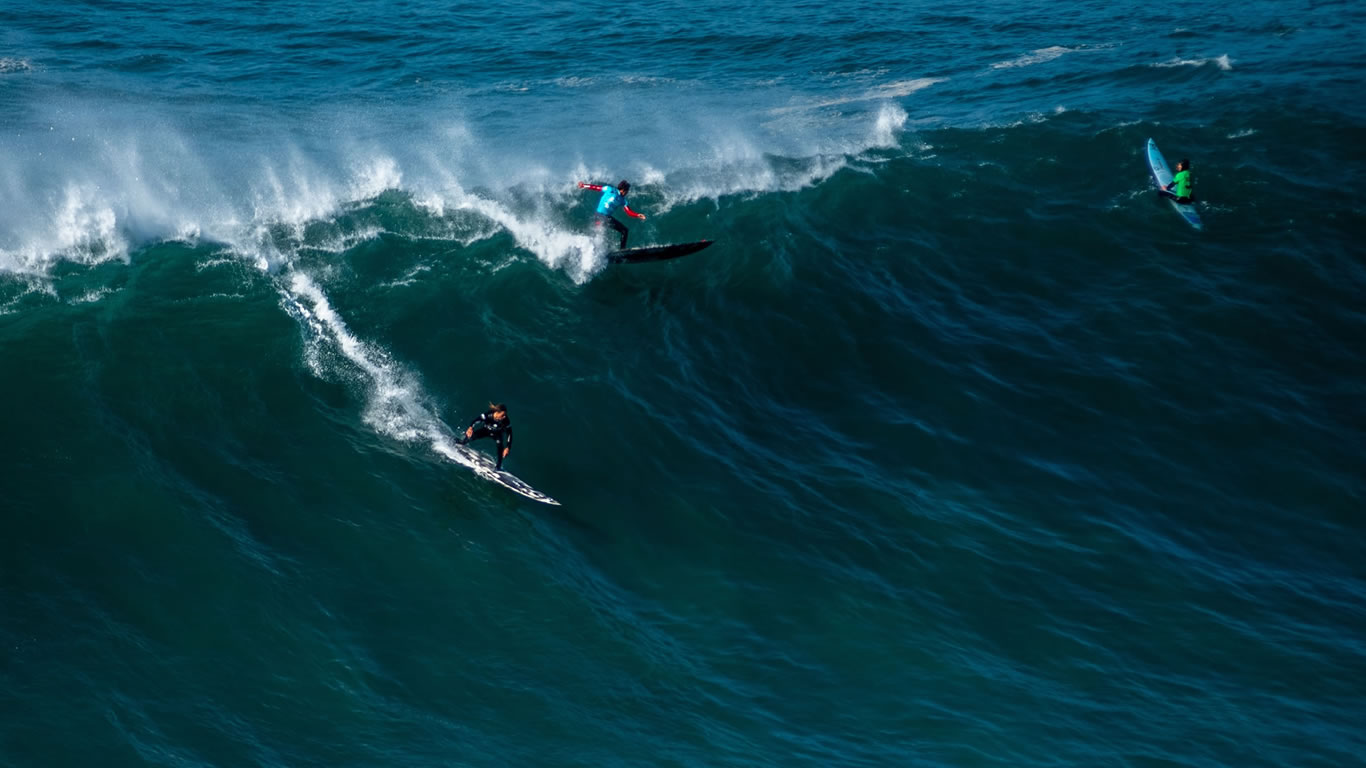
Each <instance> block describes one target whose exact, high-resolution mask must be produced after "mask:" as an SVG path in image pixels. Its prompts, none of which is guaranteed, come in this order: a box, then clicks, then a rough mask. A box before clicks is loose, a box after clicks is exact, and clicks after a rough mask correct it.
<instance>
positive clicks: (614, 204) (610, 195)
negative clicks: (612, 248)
mask: <svg viewBox="0 0 1366 768" xmlns="http://www.w3.org/2000/svg"><path fill="white" fill-rule="evenodd" d="M579 188H580V189H591V190H593V191H594V192H601V193H602V197H600V198H598V210H597V211H596V212H595V213H594V214H593V218H594V219H595V220H596V223H597V225H598V226H602V225H603V224H606V225H607V226H609V227H611V228H612V229H615V230H616V231H618V232H620V233H621V245H620V246H619V247H621V248H623V249H624V248H625V247H626V235H627V234H628V233H629V230H627V229H626V225H625V224H622V223H621V222H620V221H617V220H616V219H615V218H613V216H612V214H613V213H615V212H616V210H617V209H618V208H620V209H621V210H622V211H623V212H624V213H625V214H626V215H627V216H631V217H633V218H637V219H643V218H645V216H644V214H640V213H636V212H635V211H633V210H631V206H629V205H627V204H626V195H625V194H624V193H623V192H621V191H620V190H619V189H617V188H616V187H613V186H610V185H607V184H584V183H583V182H579Z"/></svg>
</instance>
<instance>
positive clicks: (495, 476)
mask: <svg viewBox="0 0 1366 768" xmlns="http://www.w3.org/2000/svg"><path fill="white" fill-rule="evenodd" d="M432 447H433V448H435V449H436V451H437V453H440V454H441V455H442V456H445V457H446V458H448V459H450V460H451V461H454V462H455V463H457V464H461V465H464V466H466V467H469V468H470V469H472V470H474V474H476V475H478V476H480V477H482V478H484V479H485V480H490V481H492V482H495V483H497V484H499V485H501V486H503V487H504V488H506V489H508V490H509V491H512V492H513V493H519V494H521V495H523V496H525V497H527V498H528V499H531V500H532V501H539V502H541V503H542V504H554V505H555V506H557V507H558V506H560V502H558V501H555V500H554V499H552V498H550V497H549V496H547V495H545V494H544V493H541V492H540V491H538V490H536V489H535V488H532V487H531V486H530V485H529V484H527V482H526V481H525V480H523V479H521V478H520V477H517V476H516V475H514V474H512V473H511V472H508V471H507V470H505V469H495V466H496V463H495V462H494V460H493V457H491V456H489V455H488V453H487V452H480V451H479V450H478V449H476V448H473V447H471V446H468V445H461V444H459V443H456V442H451V441H448V440H444V439H443V440H439V441H437V442H436V444H435V445H433V446H432Z"/></svg>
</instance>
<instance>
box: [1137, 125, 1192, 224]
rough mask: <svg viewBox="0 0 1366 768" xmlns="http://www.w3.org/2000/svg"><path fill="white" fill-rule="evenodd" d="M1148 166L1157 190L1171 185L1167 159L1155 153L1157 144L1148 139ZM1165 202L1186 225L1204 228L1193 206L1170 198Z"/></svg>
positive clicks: (1170, 171) (1170, 172) (1170, 173)
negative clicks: (1155, 181) (1179, 215)
mask: <svg viewBox="0 0 1366 768" xmlns="http://www.w3.org/2000/svg"><path fill="white" fill-rule="evenodd" d="M1148 165H1149V166H1150V167H1151V168H1152V169H1153V178H1154V179H1156V180H1157V188H1158V189H1166V188H1167V185H1168V184H1170V183H1172V169H1171V167H1170V166H1168V165H1167V158H1165V157H1163V156H1162V153H1161V152H1158V151H1157V143H1156V142H1154V141H1153V140H1152V139H1148ZM1167 202H1169V203H1171V204H1172V207H1173V208H1175V209H1176V212H1177V213H1179V214H1181V218H1183V219H1185V220H1186V223H1187V224H1190V225H1191V226H1192V227H1195V228H1196V229H1197V230H1202V229H1204V228H1205V225H1204V224H1201V223H1200V214H1198V213H1196V212H1195V205H1193V204H1192V203H1178V202H1176V201H1175V200H1173V199H1172V198H1170V197H1169V198H1167Z"/></svg>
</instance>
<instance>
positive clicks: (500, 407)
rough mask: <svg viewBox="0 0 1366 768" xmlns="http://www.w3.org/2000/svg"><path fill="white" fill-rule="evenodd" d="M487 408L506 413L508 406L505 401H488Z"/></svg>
mask: <svg viewBox="0 0 1366 768" xmlns="http://www.w3.org/2000/svg"><path fill="white" fill-rule="evenodd" d="M489 410H490V411H493V412H494V413H497V412H499V411H502V412H503V413H507V410H508V407H507V404H506V403H489Z"/></svg>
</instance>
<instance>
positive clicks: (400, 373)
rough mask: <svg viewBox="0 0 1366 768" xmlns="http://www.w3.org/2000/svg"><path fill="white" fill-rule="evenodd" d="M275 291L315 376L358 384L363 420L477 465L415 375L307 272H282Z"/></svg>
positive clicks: (379, 430) (391, 435)
mask: <svg viewBox="0 0 1366 768" xmlns="http://www.w3.org/2000/svg"><path fill="white" fill-rule="evenodd" d="M280 297H281V305H282V307H283V308H284V310H285V311H286V312H287V313H288V314H289V315H290V316H292V317H294V318H295V319H296V320H298V321H299V323H300V326H301V329H302V331H303V333H304V338H305V355H304V359H305V362H306V364H307V365H308V367H309V370H310V371H312V372H313V374H314V375H315V376H317V377H318V378H320V379H323V380H326V381H338V382H343V383H348V384H351V385H352V386H355V387H357V388H358V389H361V390H363V396H364V398H365V406H364V409H363V411H362V415H361V418H362V420H363V421H364V422H365V424H366V425H367V426H369V427H370V428H371V429H373V430H374V431H375V432H376V433H377V434H379V435H382V436H384V437H387V438H390V439H393V440H396V441H399V442H404V443H416V444H420V445H426V446H428V447H430V448H431V449H432V450H433V451H434V452H436V453H438V454H440V455H442V456H444V457H446V458H447V459H450V460H451V461H455V462H457V463H459V464H462V465H464V466H467V467H471V468H475V467H476V464H475V463H474V462H473V461H472V460H471V459H470V458H469V457H468V456H466V455H464V454H463V453H462V452H460V451H458V450H456V448H455V436H454V434H453V433H452V432H451V430H450V428H449V427H447V426H446V424H445V423H444V422H443V421H442V420H441V417H440V416H439V409H438V407H437V406H436V404H435V403H434V402H433V401H432V398H431V397H430V396H429V395H428V394H427V393H426V392H425V391H424V389H423V387H422V382H421V381H420V379H419V378H418V376H417V375H415V374H414V373H412V372H411V371H408V370H407V369H406V368H405V367H404V366H403V365H402V364H400V363H399V362H398V361H396V360H394V359H393V357H392V355H390V354H389V353H388V352H387V351H385V350H384V349H382V348H381V347H378V346H376V345H374V344H370V343H368V342H365V341H363V340H361V339H360V338H358V337H356V336H355V334H353V333H352V332H351V330H350V329H349V328H348V327H347V324H346V321H345V320H344V319H343V318H342V317H341V315H340V314H339V313H338V312H337V311H336V309H334V308H333V307H332V304H331V302H330V301H329V300H328V298H327V295H326V294H325V293H324V292H323V290H322V289H321V288H320V287H319V286H318V284H317V283H316V282H315V281H314V280H313V278H312V277H310V276H309V275H307V274H306V273H304V272H300V271H294V272H292V273H290V274H288V275H284V276H282V277H281V280H280Z"/></svg>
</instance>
